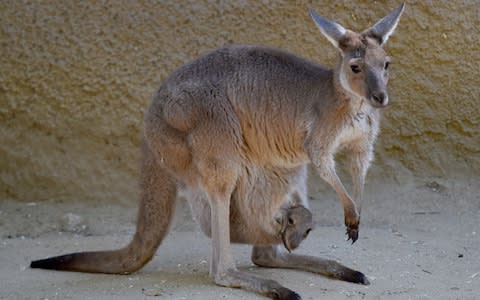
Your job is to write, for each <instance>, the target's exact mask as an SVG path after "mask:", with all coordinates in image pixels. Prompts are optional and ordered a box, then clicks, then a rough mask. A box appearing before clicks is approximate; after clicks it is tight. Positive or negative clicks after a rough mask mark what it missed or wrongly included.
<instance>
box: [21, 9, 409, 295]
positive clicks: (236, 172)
mask: <svg viewBox="0 0 480 300" xmlns="http://www.w3.org/2000/svg"><path fill="white" fill-rule="evenodd" d="M404 6H405V5H404V4H402V5H400V6H399V7H398V8H397V9H395V10H394V11H392V12H391V13H390V14H389V15H387V16H386V17H384V18H382V19H381V20H379V21H378V22H377V23H375V24H374V25H373V26H372V27H370V28H368V29H366V30H365V31H363V32H360V33H356V32H353V31H350V30H347V29H345V28H344V27H342V26H341V25H339V24H337V23H335V22H332V21H329V20H327V19H324V18H323V17H320V16H319V15H318V14H316V13H315V11H313V10H311V11H310V14H311V17H312V19H313V21H314V23H315V24H316V25H317V27H318V28H319V29H320V32H321V33H322V34H323V35H324V36H325V37H326V38H327V39H328V40H329V41H330V42H331V43H332V44H333V45H334V46H335V47H336V48H337V49H338V50H339V52H340V59H339V63H338V64H337V66H336V67H335V68H334V69H333V70H331V69H327V68H324V67H322V66H319V65H317V64H315V63H313V62H311V61H308V60H306V59H304V58H301V57H298V56H296V55H294V54H291V53H288V52H285V51H282V50H279V49H274V48H270V47H264V46H252V45H231V46H226V47H224V48H221V49H218V50H215V51H213V52H210V53H208V54H206V55H204V56H202V57H200V58H198V59H195V60H193V61H191V62H189V63H187V64H185V65H183V66H182V67H180V68H179V69H177V70H176V71H174V72H173V73H172V74H171V75H170V76H168V77H167V78H166V79H165V81H164V82H163V84H162V85H161V86H160V88H159V89H158V91H157V93H156V95H155V96H154V97H153V100H152V102H151V104H150V106H149V107H148V108H147V111H146V113H145V118H144V143H143V146H142V157H143V159H142V170H141V178H140V208H139V214H138V221H137V229H136V233H135V235H134V237H133V239H132V241H131V242H130V243H129V244H128V245H127V246H125V247H124V248H122V249H119V250H113V251H98V252H80V253H72V254H67V255H62V256H57V257H52V258H47V259H43V260H38V261H33V262H32V263H31V267H32V268H43V269H55V270H67V271H79V272H93V273H114V274H128V273H131V272H134V271H136V270H138V269H140V268H141V267H142V266H143V265H144V264H146V263H147V262H148V261H149V260H150V259H151V258H152V256H153V255H154V253H155V251H156V249H157V248H158V246H159V244H160V243H161V241H162V239H163V238H164V237H165V235H166V234H167V232H168V229H169V225H170V223H171V221H172V216H173V212H174V207H175V198H176V195H177V193H178V192H179V191H180V190H185V189H186V190H188V191H189V192H191V193H192V194H196V195H198V196H196V197H193V199H191V201H193V202H194V205H192V207H193V210H194V214H196V215H197V219H198V220H199V222H200V223H201V226H202V228H203V229H204V231H206V232H207V233H208V234H209V235H210V236H211V239H212V256H211V260H210V276H211V277H212V279H213V280H214V282H215V283H216V284H218V285H221V286H227V287H239V288H245V289H248V290H252V291H254V292H257V293H260V294H263V295H265V296H267V297H270V298H272V299H282V300H283V299H289V300H291V299H301V297H300V296H299V294H297V293H296V292H294V291H292V290H290V289H288V288H286V287H284V286H282V285H281V284H279V283H278V282H276V281H273V280H267V279H263V278H260V277H257V276H254V275H252V274H248V273H247V272H243V271H239V270H237V268H236V267H235V263H234V260H233V255H232V251H231V243H232V242H239V243H248V244H252V245H253V251H252V261H253V263H254V264H256V265H258V266H262V267H281V268H296V269H301V270H306V271H310V272H314V273H319V274H323V275H326V276H330V277H333V278H337V279H340V280H345V281H349V282H354V283H360V284H368V283H369V282H368V279H367V277H366V276H365V275H364V274H363V273H361V272H359V271H355V270H352V269H350V268H348V267H345V266H343V265H341V264H340V263H338V262H336V261H332V260H325V259H322V258H318V257H313V256H305V255H298V254H294V253H289V252H288V251H285V249H283V248H282V247H281V243H282V241H281V240H279V238H278V234H279V233H278V226H276V225H272V222H273V220H275V219H276V215H277V214H278V213H279V212H280V215H281V214H282V209H283V208H287V210H286V211H285V210H284V212H283V214H288V207H293V206H294V205H293V206H292V205H290V202H292V201H294V200H292V199H295V198H300V200H299V201H300V202H301V203H304V202H305V205H303V206H304V207H308V205H307V204H306V201H307V200H306V197H305V194H306V178H307V174H306V173H307V172H306V166H307V165H308V164H309V163H312V164H313V166H314V167H315V169H316V170H317V171H318V174H319V175H320V176H321V178H323V179H324V180H325V181H326V182H328V183H329V184H330V185H331V186H332V187H333V188H334V189H335V191H336V193H337V194H338V197H339V198H340V201H341V203H342V205H343V209H344V218H345V225H346V230H347V235H348V238H349V239H351V240H352V242H355V241H356V240H357V239H358V230H359V223H360V210H361V200H362V194H363V186H364V182H365V175H366V173H367V169H368V168H369V165H370V162H371V160H372V157H373V146H374V142H375V140H376V137H377V134H378V132H379V126H380V125H379V123H380V108H382V107H385V106H387V104H388V102H389V98H388V94H387V82H388V74H389V65H390V58H389V57H388V56H387V54H386V52H385V51H384V50H383V46H384V45H385V43H386V42H387V40H388V38H389V36H390V35H391V34H392V33H393V31H394V30H395V28H396V26H397V24H398V22H399V19H400V16H401V14H402V12H403V10H404ZM341 149H345V151H346V152H347V157H348V158H349V160H350V164H351V175H352V178H353V186H354V187H353V198H352V197H351V196H350V195H349V194H348V193H347V191H346V189H345V187H344V185H343V184H342V182H341V181H340V179H339V177H338V176H337V174H336V172H335V161H334V155H335V153H337V152H338V151H339V150H341ZM283 218H284V217H283ZM280 219H282V217H281V218H280ZM287 220H288V218H287ZM275 228H277V229H276V230H277V231H276V230H275ZM295 230H297V229H295ZM288 247H291V246H288ZM288 247H287V250H288Z"/></svg>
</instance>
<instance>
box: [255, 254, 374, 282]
mask: <svg viewBox="0 0 480 300" xmlns="http://www.w3.org/2000/svg"><path fill="white" fill-rule="evenodd" d="M252 261H253V263H254V264H256V265H257V266H260V267H267V268H286V269H298V270H303V271H308V272H312V273H317V274H322V275H325V276H328V277H332V278H335V279H339V280H343V281H348V282H353V283H360V284H365V285H368V284H370V282H369V281H368V279H367V277H366V276H365V275H364V274H363V273H361V272H359V271H355V270H352V269H350V268H348V267H346V266H344V265H342V264H340V263H338V262H336V261H334V260H327V259H322V258H319V257H314V256H307V255H298V254H294V253H287V252H286V251H283V250H282V249H281V248H280V246H278V245H272V246H254V247H253V251H252Z"/></svg>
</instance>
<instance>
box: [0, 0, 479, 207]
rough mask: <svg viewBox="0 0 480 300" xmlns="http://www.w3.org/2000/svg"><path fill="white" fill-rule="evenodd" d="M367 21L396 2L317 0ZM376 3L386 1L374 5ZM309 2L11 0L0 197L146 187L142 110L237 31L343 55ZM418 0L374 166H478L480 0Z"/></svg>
mask: <svg viewBox="0 0 480 300" xmlns="http://www.w3.org/2000/svg"><path fill="white" fill-rule="evenodd" d="M309 2H312V4H311V6H312V7H314V8H315V9H316V10H317V12H318V13H320V14H321V15H323V16H325V17H328V18H331V19H334V20H337V21H338V22H340V23H341V24H343V25H344V26H345V27H347V28H351V29H357V30H362V29H364V28H366V27H367V26H368V25H371V24H372V23H373V22H375V21H377V20H378V19H379V18H380V17H383V16H384V15H386V14H387V13H388V12H389V11H390V10H392V9H394V8H395V7H396V6H397V5H398V4H399V1H375V2H372V1H369V0H362V1H346V0H345V1H319V0H318V1H309ZM374 3H376V4H374ZM308 7H309V4H308V2H307V1H272V0H270V1H269V0H263V1H260V0H258V1H253V0H251V1H247V0H237V1H233V0H231V1H208V0H195V1H194V0H191V1H185V0H182V1H173V0H170V1H127V0H123V1H73V0H72V1H54V0H45V1H1V2H0V49H1V50H0V126H1V127H0V199H7V198H8V199H10V198H11V199H20V200H25V201H38V200H43V199H51V198H56V199H74V200H87V199H91V200H104V199H105V200H119V201H130V200H129V199H134V198H136V196H135V195H136V178H137V175H138V168H137V165H138V160H139V150H138V148H139V141H140V139H141V129H142V116H143V110H144V108H145V107H146V105H147V104H148V102H149V100H150V98H151V95H152V94H153V93H154V91H155V90H156V88H157V86H158V84H159V82H160V81H161V80H162V78H165V76H166V75H167V74H168V73H169V72H171V71H172V70H174V69H175V68H176V67H177V66H179V65H181V64H182V63H184V62H187V61H188V60H190V59H191V58H194V57H196V56H198V55H199V54H201V53H203V52H204V51H206V50H209V49H213V48H216V47H219V46H222V45H224V44H226V43H260V44H268V45H272V46H277V47H281V48H285V49H287V50H289V51H292V52H295V53H297V54H300V55H303V56H306V57H308V58H310V59H312V60H315V61H318V62H321V63H323V64H326V65H327V66H333V65H334V64H335V61H336V55H337V53H336V51H335V50H334V49H333V48H332V46H331V45H330V44H329V43H328V41H326V40H325V39H324V38H323V37H322V36H321V35H320V33H318V32H317V29H316V28H315V26H314V25H313V23H312V22H311V21H310V19H309V16H308V14H307V9H308ZM479 7H480V6H479V4H478V1H477V0H471V1H467V0H465V1H433V2H432V1H408V2H407V9H406V12H405V14H404V16H403V18H402V20H401V22H400V25H399V27H398V29H397V32H396V34H395V35H394V36H392V38H391V39H390V41H389V44H388V45H387V49H388V51H389V53H390V54H391V56H393V61H394V64H393V65H392V67H393V68H392V73H393V77H392V81H391V84H390V96H391V98H392V104H391V106H390V107H389V108H388V109H386V110H385V117H384V119H383V131H382V134H381V136H380V140H379V142H378V144H377V148H376V150H377V151H376V152H377V160H376V163H375V165H374V167H373V170H372V174H382V175H387V176H389V178H390V177H394V176H396V172H406V173H408V174H412V175H416V176H449V175H451V174H459V173H462V174H463V173H471V172H474V173H475V174H479V171H478V170H480V152H479V151H480V134H479V132H480V112H479V111H480V109H479V108H480V88H479V86H480V84H479V82H480V81H479V79H478V75H479V70H480V66H479V62H480V46H479V45H480V44H479V41H480V30H479V28H480V24H479V18H480V17H479V16H480V8H479Z"/></svg>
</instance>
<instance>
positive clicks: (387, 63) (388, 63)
mask: <svg viewBox="0 0 480 300" xmlns="http://www.w3.org/2000/svg"><path fill="white" fill-rule="evenodd" d="M388 67H390V62H388V61H387V62H386V63H385V70H388Z"/></svg>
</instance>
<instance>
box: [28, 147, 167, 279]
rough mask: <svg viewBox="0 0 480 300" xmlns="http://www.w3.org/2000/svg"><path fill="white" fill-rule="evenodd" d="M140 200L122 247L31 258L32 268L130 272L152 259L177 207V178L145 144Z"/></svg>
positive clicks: (114, 272) (90, 271) (113, 272)
mask: <svg viewBox="0 0 480 300" xmlns="http://www.w3.org/2000/svg"><path fill="white" fill-rule="evenodd" d="M142 150H143V151H142V152H143V160H142V170H141V171H142V172H141V180H140V190H141V201H140V209H139V213H138V219H137V229H136V233H135V236H134V237H133V239H132V241H131V242H130V243H129V244H128V245H127V246H125V247H124V248H122V249H119V250H112V251H95V252H78V253H71V254H66V255H61V256H55V257H50V258H46V259H41V260H36V261H32V263H31V264H30V267H31V268H40V269H51V270H62V271H76V272H87V273H107V274H129V273H132V272H135V271H136V270H138V269H140V268H141V267H143V266H144V265H145V264H146V263H147V262H149V261H150V260H151V259H152V257H153V255H154V254H155V251H156V250H157V248H158V246H159V245H160V243H161V241H162V240H163V238H164V237H165V236H166V234H167V233H168V230H169V226H170V223H171V222H172V218H173V215H174V210H175V202H176V201H175V199H176V193H177V186H176V181H175V179H174V178H173V177H172V175H171V174H169V173H168V171H167V170H165V169H164V168H162V167H161V166H160V165H159V163H158V162H157V161H155V158H154V156H153V154H152V152H151V150H150V149H149V148H148V146H147V143H145V142H144V143H143V147H142Z"/></svg>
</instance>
